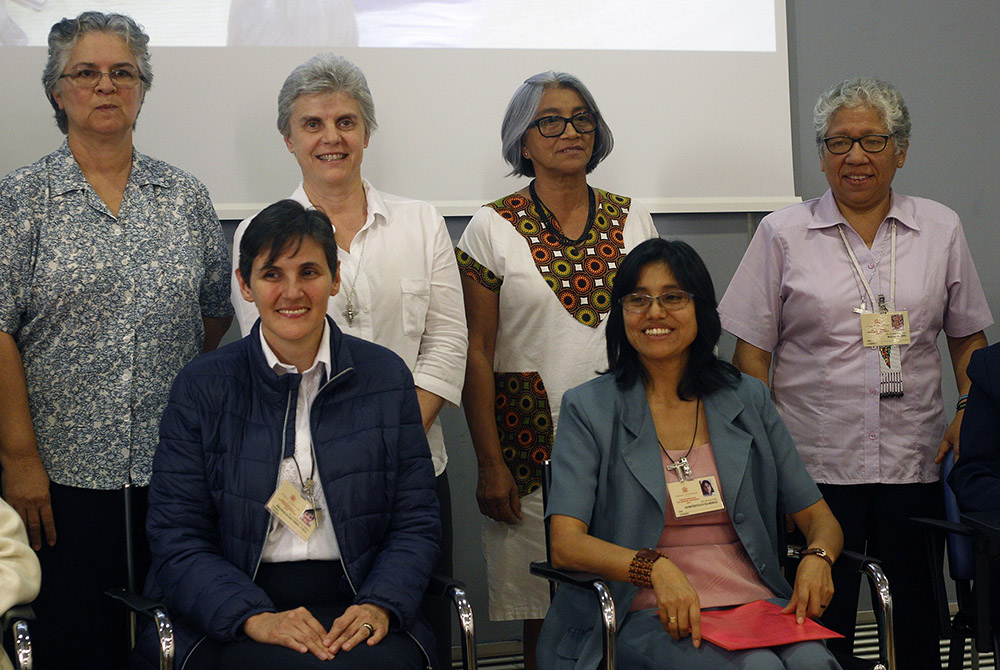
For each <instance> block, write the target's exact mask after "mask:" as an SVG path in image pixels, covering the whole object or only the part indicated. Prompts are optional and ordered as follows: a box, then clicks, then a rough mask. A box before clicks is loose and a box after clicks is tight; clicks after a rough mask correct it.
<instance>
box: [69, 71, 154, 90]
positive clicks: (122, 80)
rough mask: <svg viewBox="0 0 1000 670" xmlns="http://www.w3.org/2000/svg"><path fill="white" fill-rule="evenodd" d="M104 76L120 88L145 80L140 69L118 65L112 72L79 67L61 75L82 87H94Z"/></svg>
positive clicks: (130, 86) (131, 86)
mask: <svg viewBox="0 0 1000 670" xmlns="http://www.w3.org/2000/svg"><path fill="white" fill-rule="evenodd" d="M104 77H107V78H108V79H110V80H111V83H112V84H114V85H115V86H117V87H118V88H133V87H134V86H136V85H137V84H138V83H139V82H140V81H143V79H142V75H140V74H139V72H138V70H136V69H135V68H131V67H116V68H112V69H111V71H110V72H101V71H100V70H95V69H94V68H92V67H78V68H76V69H74V70H73V71H72V72H67V73H66V74H61V75H59V78H60V79H69V80H70V81H71V82H73V85H74V86H79V87H80V88H94V87H95V86H97V84H98V83H100V81H101V79H102V78H104Z"/></svg>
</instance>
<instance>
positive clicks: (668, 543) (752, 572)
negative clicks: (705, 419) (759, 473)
mask: <svg viewBox="0 0 1000 670" xmlns="http://www.w3.org/2000/svg"><path fill="white" fill-rule="evenodd" d="M686 452H687V450H686V449H680V450H673V449H671V450H668V452H667V453H669V454H670V457H671V458H672V459H673V460H674V461H676V460H678V459H680V458H681V457H682V456H684V454H685V453H686ZM660 456H661V460H662V462H663V467H664V476H665V478H666V481H667V482H668V483H669V482H676V481H678V478H677V475H676V473H675V472H674V471H673V470H667V469H666V468H667V466H668V465H671V460H670V459H668V458H667V455H666V454H663V453H661V454H660ZM687 459H688V463H689V464H690V466H691V469H692V471H693V473H694V479H695V485H696V486H697V485H698V481H699V480H701V479H704V478H705V477H715V488H716V490H718V491H719V492H720V495H721V482H720V481H719V471H718V469H717V468H716V466H715V455H714V454H713V452H712V444H711V443H710V442H708V443H705V444H703V445H700V446H697V447H695V448H694V449H692V450H691V453H690V454H689V455H688V457H687ZM667 498H668V499H667V514H666V519H665V521H664V524H663V532H662V533H661V534H660V540H659V542H658V543H657V547H656V548H657V550H658V551H660V552H661V553H663V554H665V555H666V556H668V557H669V558H670V560H671V561H673V562H674V564H675V565H676V566H677V567H678V568H680V569H681V571H682V572H683V573H684V575H685V576H686V577H687V578H688V581H689V582H690V583H691V586H692V587H693V588H694V590H695V591H696V592H697V593H698V598H699V600H700V601H701V606H702V608H706V607H723V606H727V605H742V604H744V603H748V602H752V601H754V600H760V599H761V598H773V597H774V594H773V593H772V592H771V590H770V589H768V588H767V586H765V585H764V582H763V580H761V578H760V573H758V572H757V568H755V567H754V564H753V563H752V562H751V561H750V558H749V557H748V556H747V553H746V550H745V549H744V548H743V544H742V543H741V542H740V538H739V536H737V534H736V529H735V528H734V527H733V522H732V521H731V520H730V518H729V513H728V512H727V511H726V510H719V511H717V512H704V513H702V514H696V515H693V516H687V517H684V518H682V519H678V518H677V517H675V516H674V509H673V506H672V504H671V502H670V500H669V496H668V497H667ZM655 608H656V596H655V595H654V594H653V591H652V589H639V593H637V594H636V596H635V598H634V599H633V600H632V605H631V606H630V607H629V611H630V612H634V611H636V610H643V609H655Z"/></svg>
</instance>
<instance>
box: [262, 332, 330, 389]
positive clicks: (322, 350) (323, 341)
mask: <svg viewBox="0 0 1000 670" xmlns="http://www.w3.org/2000/svg"><path fill="white" fill-rule="evenodd" d="M259 335H260V348H261V349H262V350H263V351H264V359H265V360H266V361H267V366H268V367H269V368H271V369H272V370H274V372H275V373H276V374H277V375H278V376H279V377H280V376H281V375H285V374H289V373H292V374H309V373H310V372H312V371H314V370H317V369H320V368H318V367H317V366H320V367H321V369H322V370H323V372H324V374H325V376H326V378H327V379H329V378H330V369H331V367H332V366H331V362H330V324H329V322H328V321H325V320H324V321H323V336H322V337H321V338H320V341H319V351H317V352H316V358H315V359H314V360H313V364H312V365H311V366H310V367H309V369H308V370H306V371H304V372H301V373H300V372H299V370H298V368H296V367H295V366H294V365H288V364H286V363H282V362H281V361H279V360H278V357H277V356H276V355H275V353H274V351H273V350H272V349H271V346H270V345H269V344H268V343H267V340H266V339H264V329H263V328H261V329H260V333H259Z"/></svg>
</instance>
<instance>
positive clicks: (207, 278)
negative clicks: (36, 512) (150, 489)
mask: <svg viewBox="0 0 1000 670" xmlns="http://www.w3.org/2000/svg"><path fill="white" fill-rule="evenodd" d="M232 313H233V310H232V306H231V305H230V303H229V249H228V245H227V244H226V241H225V238H224V236H223V233H222V228H221V226H220V225H219V220H218V218H217V217H216V215H215V210H214V209H213V207H212V203H211V201H210V200H209V197H208V191H207V189H206V188H205V187H204V185H202V184H201V182H199V181H197V180H196V179H194V178H193V177H192V176H191V175H189V174H187V173H185V172H183V171H181V170H179V169H177V168H175V167H172V166H170V165H168V164H166V163H164V162H162V161H158V160H155V159H152V158H149V157H147V156H144V155H142V154H140V153H139V152H137V151H134V152H133V158H132V171H131V174H130V176H129V180H128V184H127V185H126V187H125V195H124V198H123V199H122V203H121V207H120V210H119V213H118V216H117V217H115V216H113V215H112V214H111V211H110V210H109V209H108V207H107V206H106V205H105V204H104V202H103V201H102V200H101V199H100V197H99V196H98V195H97V193H96V192H95V191H94V189H93V188H92V187H91V186H90V184H89V183H88V182H87V180H86V178H84V176H83V173H82V172H81V171H80V167H79V166H78V165H77V163H76V160H75V159H74V158H73V154H72V153H71V152H70V150H69V147H68V146H67V145H66V144H65V143H63V145H62V147H60V148H59V149H58V150H57V151H55V152H53V153H51V154H49V155H48V156H45V157H44V158H42V159H41V160H39V161H37V162H36V163H33V164H32V165H29V166H26V167H24V168H21V169H19V170H15V171H14V172H12V173H10V174H9V175H7V177H5V178H4V179H3V180H0V330H2V331H4V332H6V333H9V334H10V335H12V336H13V338H14V340H15V342H16V343H17V346H18V350H19V351H20V354H21V359H22V361H23V363H24V371H25V377H26V380H27V386H28V400H29V405H30V408H31V416H32V419H33V422H34V428H35V436H36V438H37V441H38V451H39V453H40V454H41V457H42V462H43V463H44V465H45V469H46V472H47V473H48V475H49V478H50V479H51V480H52V481H54V482H56V483H59V484H63V485H67V486H75V487H81V488H90V489H113V488H119V487H121V486H123V485H124V484H126V483H128V482H130V481H131V482H132V483H134V484H137V485H146V484H148V483H149V475H150V467H151V464H152V459H153V451H154V450H155V448H156V444H157V441H158V426H159V421H160V414H161V413H162V411H163V409H164V407H165V406H166V403H167V396H168V393H169V391H170V386H171V384H172V383H173V380H174V377H175V376H176V374H177V373H178V372H179V371H180V369H181V368H182V367H183V366H184V365H185V364H186V363H187V362H188V361H190V360H191V359H192V358H194V357H195V356H196V355H198V353H200V352H201V349H202V345H203V340H204V325H203V322H202V316H209V317H226V316H229V315H231V314H232Z"/></svg>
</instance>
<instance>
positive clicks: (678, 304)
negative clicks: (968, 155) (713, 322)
mask: <svg viewBox="0 0 1000 670" xmlns="http://www.w3.org/2000/svg"><path fill="white" fill-rule="evenodd" d="M693 298H694V293H688V292H687V291H682V290H680V289H672V290H670V291H667V292H666V293H662V294H660V295H658V296H656V297H653V296H651V295H646V294H645V293H629V294H628V295H627V296H624V297H623V298H622V309H624V310H625V311H626V312H632V313H633V314H644V313H645V312H646V310H648V309H649V307H650V305H652V304H653V301H654V300H655V301H656V303H657V304H658V305H659V306H660V309H665V310H666V311H668V312H676V311H677V310H679V309H684V308H685V307H687V305H688V303H689V302H691V300H692V299H693Z"/></svg>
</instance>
